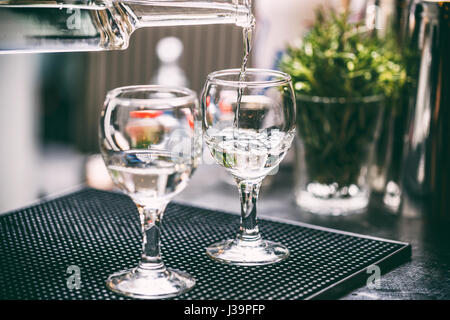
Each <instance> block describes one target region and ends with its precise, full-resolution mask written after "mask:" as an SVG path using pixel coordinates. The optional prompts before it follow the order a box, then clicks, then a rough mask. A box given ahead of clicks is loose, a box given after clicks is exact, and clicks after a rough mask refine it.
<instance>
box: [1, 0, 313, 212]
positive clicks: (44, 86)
mask: <svg viewBox="0 0 450 320" xmlns="http://www.w3.org/2000/svg"><path fill="white" fill-rule="evenodd" d="M309 7H311V6H309ZM254 8H255V11H256V15H259V17H258V18H257V19H258V31H257V40H256V44H255V49H254V52H253V56H252V57H250V62H249V66H254V65H255V64H254V63H253V61H254V60H258V64H257V65H258V66H260V67H267V68H271V67H274V65H275V58H276V55H278V54H279V52H278V51H277V50H282V48H284V45H285V40H287V39H288V38H289V37H292V36H294V35H295V34H296V33H298V31H299V27H300V26H301V25H302V24H301V23H299V20H298V16H299V15H303V16H305V18H307V17H308V16H309V15H310V13H311V8H308V5H306V6H305V5H304V4H303V5H299V4H298V3H297V1H287V0H285V1H283V3H282V4H279V5H277V6H274V5H272V4H271V1H265V0H256V1H254ZM275 8H276V10H278V11H279V13H278V14H277V15H274V16H275V17H278V22H280V21H281V20H282V19H286V18H288V19H289V21H290V22H291V23H292V24H289V21H287V20H285V21H286V23H284V24H283V23H279V26H278V25H277V23H273V22H271V21H264V19H265V16H267V15H268V14H270V12H272V13H273V10H274V9H275ZM292 8H295V11H292ZM305 8H307V9H308V10H307V11H302V9H305ZM258 12H259V13H258ZM280 27H281V31H283V29H284V31H285V32H286V34H285V35H283V36H280V35H279V31H280ZM168 37H169V39H166V41H165V42H163V43H160V40H161V39H164V38H168ZM174 38H175V39H174ZM267 40H269V41H267ZM158 43H159V44H160V50H159V56H158V50H157V46H158ZM264 47H265V48H264ZM243 50H244V48H243V42H242V29H241V28H239V27H237V26H235V25H204V26H182V27H157V28H143V29H139V30H137V31H136V32H135V33H134V34H133V35H132V37H131V41H130V45H129V48H128V49H127V50H125V51H108V52H81V53H46V54H15V55H0V70H1V71H2V72H1V73H0V145H1V146H2V150H3V151H2V153H3V156H2V157H0V159H1V160H0V177H1V179H0V190H1V192H0V212H5V211H8V210H12V209H14V208H18V207H21V206H24V205H27V204H29V203H32V202H34V201H36V200H37V199H39V198H42V197H45V196H48V195H52V194H55V193H59V192H62V191H64V190H67V189H70V188H72V187H74V186H76V185H79V184H81V183H85V182H88V184H90V185H92V186H95V187H100V188H109V187H110V186H109V185H108V183H107V181H106V182H105V180H104V178H105V176H104V174H105V172H104V171H103V168H102V166H103V164H102V163H101V161H98V160H99V159H98V157H96V156H95V155H97V154H98V152H99V149H98V131H97V130H98V118H99V113H100V110H101V108H102V106H103V101H104V98H105V95H106V92H107V91H108V90H111V89H113V88H115V87H119V86H124V85H133V84H150V83H163V82H165V83H166V84H167V83H172V84H181V85H185V86H187V87H189V88H191V89H193V90H195V91H196V92H197V93H198V94H200V92H201V89H202V87H203V84H204V81H205V79H206V76H207V74H208V73H210V72H212V71H215V70H220V69H227V68H238V67H240V65H241V63H242V57H243ZM174 51H175V52H176V53H174ZM258 53H259V55H258ZM255 55H256V57H255ZM167 79H169V80H167ZM92 156H93V157H92ZM96 160H97V161H96ZM211 164H212V163H211ZM214 167H216V168H217V169H218V170H221V169H219V168H218V166H215V165H214ZM198 174H199V173H197V175H198ZM200 174H201V173H200ZM233 191H234V189H233ZM233 196H235V195H234V194H233ZM234 199H235V198H234ZM235 202H236V206H237V207H238V201H235Z"/></svg>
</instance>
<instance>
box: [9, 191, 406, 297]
mask: <svg viewBox="0 0 450 320" xmlns="http://www.w3.org/2000/svg"><path fill="white" fill-rule="evenodd" d="M238 224H239V216H238V215H234V214H229V213H224V212H217V211H211V210H206V209H202V208H195V207H191V206H185V205H180V204H177V203H171V204H169V206H168V208H167V210H166V213H165V216H164V220H163V225H164V227H163V235H162V253H163V257H164V261H165V262H166V264H167V265H168V266H170V267H172V268H176V269H180V270H183V271H187V272H189V273H190V274H191V275H193V276H194V277H195V278H196V280H197V283H196V286H195V287H194V288H193V289H192V290H191V291H189V292H187V293H185V294H184V295H182V296H179V297H177V299H311V298H339V296H340V295H341V294H342V292H343V291H348V290H350V289H353V288H355V286H361V285H365V283H366V281H367V278H368V277H369V276H370V274H368V273H367V268H368V267H369V266H371V265H373V264H375V265H377V266H378V267H380V269H381V272H382V273H383V272H387V271H388V270H390V269H392V268H393V267H396V266H398V265H400V264H401V263H403V262H405V261H407V260H409V259H410V257H411V247H410V245H408V244H406V243H400V242H394V241H389V240H383V239H377V238H371V237H365V236H362V235H355V234H350V233H344V232H339V231H336V230H331V229H323V228H319V227H314V226H311V225H306V224H290V223H284V222H276V221H271V220H265V219H260V228H261V230H262V233H263V236H264V238H265V239H268V240H275V241H279V242H281V243H283V244H285V245H286V246H287V247H288V248H289V249H290V251H291V255H290V257H289V258H288V259H287V260H285V261H282V262H280V263H277V264H273V265H267V266H260V267H242V266H241V267H239V266H230V265H225V264H221V263H217V262H214V261H212V260H210V259H209V258H208V257H207V256H206V254H205V249H204V248H205V247H206V246H207V245H208V244H211V243H213V242H217V241H219V240H223V239H227V238H230V237H234V235H235V233H236V231H237V228H238ZM0 228H1V229H0V263H1V265H0V299H124V298H123V297H121V296H119V295H116V294H114V293H112V292H110V291H109V290H107V288H106V287H105V283H104V281H105V279H106V278H107V276H108V275H109V274H111V273H113V272H115V271H119V270H123V269H126V268H130V267H134V266H135V265H136V264H137V262H138V260H139V256H140V249H141V234H140V226H139V219H138V213H137V210H136V207H135V206H134V204H133V203H132V201H131V200H130V199H129V198H128V197H126V196H123V195H121V194H117V193H113V192H105V191H99V190H94V189H83V190H80V191H77V192H75V193H72V194H69V195H65V196H62V197H60V198H57V199H53V200H49V201H45V202H42V203H40V204H37V205H35V206H31V207H28V208H25V209H22V210H19V211H15V212H10V213H7V214H5V215H2V216H0ZM78 271H79V273H78ZM77 275H79V277H78V279H79V282H76V281H74V278H73V276H77ZM71 277H72V278H71ZM74 284H75V287H74ZM76 284H79V285H80V288H78V289H77V287H76Z"/></svg>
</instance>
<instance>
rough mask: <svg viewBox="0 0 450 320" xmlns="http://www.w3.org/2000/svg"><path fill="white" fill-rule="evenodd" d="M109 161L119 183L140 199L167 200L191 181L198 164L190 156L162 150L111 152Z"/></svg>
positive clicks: (149, 202)
mask: <svg viewBox="0 0 450 320" xmlns="http://www.w3.org/2000/svg"><path fill="white" fill-rule="evenodd" d="M105 162H106V165H107V168H108V171H109V173H110V176H111V178H112V179H113V181H114V183H115V185H116V186H117V187H119V188H120V189H121V190H122V191H124V192H125V193H127V194H128V195H129V196H131V197H132V198H133V200H135V201H136V202H137V203H140V204H142V205H146V206H152V205H156V206H157V207H158V205H159V204H160V203H167V202H168V201H170V199H171V198H173V197H174V196H175V195H176V194H178V193H179V192H181V191H182V190H183V189H184V188H185V187H186V185H187V183H188V181H189V179H190V177H191V175H192V173H193V170H194V167H193V164H192V163H191V162H190V159H183V158H180V157H176V156H173V155H172V154H170V153H165V152H161V151H150V150H149V151H126V152H110V153H108V154H106V155H105Z"/></svg>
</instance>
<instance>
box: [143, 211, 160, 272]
mask: <svg viewBox="0 0 450 320" xmlns="http://www.w3.org/2000/svg"><path fill="white" fill-rule="evenodd" d="M137 207H138V211H139V216H140V219H141V226H142V255H141V261H140V263H139V268H140V269H144V270H154V271H164V270H165V266H164V262H163V261H162V258H161V251H160V244H161V222H162V217H163V212H164V209H165V207H166V205H164V206H162V207H161V208H150V207H145V206H140V205H137Z"/></svg>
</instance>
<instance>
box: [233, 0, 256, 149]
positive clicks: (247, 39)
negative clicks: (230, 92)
mask: <svg viewBox="0 0 450 320" xmlns="http://www.w3.org/2000/svg"><path fill="white" fill-rule="evenodd" d="M249 5H250V6H251V0H249ZM255 27H256V21H255V18H254V17H253V16H252V17H251V23H250V25H249V26H248V27H245V28H243V29H242V37H243V41H244V58H243V60H242V66H241V71H240V72H239V82H241V81H244V80H245V73H246V71H247V62H248V58H249V56H250V52H251V51H252V45H253V35H254V32H255ZM244 88H245V86H243V85H241V84H239V87H238V96H237V101H236V112H235V114H234V137H233V138H234V140H235V143H237V138H238V131H239V113H240V108H241V101H242V95H243V93H244Z"/></svg>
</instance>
